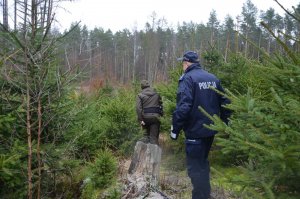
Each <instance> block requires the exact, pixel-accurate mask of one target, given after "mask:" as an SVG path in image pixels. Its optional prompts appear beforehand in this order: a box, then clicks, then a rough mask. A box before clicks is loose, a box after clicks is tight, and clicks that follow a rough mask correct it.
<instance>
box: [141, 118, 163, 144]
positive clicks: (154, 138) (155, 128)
mask: <svg viewBox="0 0 300 199" xmlns="http://www.w3.org/2000/svg"><path fill="white" fill-rule="evenodd" d="M144 122H145V125H144V126H143V128H144V129H145V132H144V136H146V137H149V141H150V143H151V144H157V145H158V137H159V128H160V122H159V120H158V119H157V118H156V117H153V118H144Z"/></svg>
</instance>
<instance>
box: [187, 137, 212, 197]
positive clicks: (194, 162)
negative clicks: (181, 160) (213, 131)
mask: <svg viewBox="0 0 300 199" xmlns="http://www.w3.org/2000/svg"><path fill="white" fill-rule="evenodd" d="M213 140H214V136H212V137H206V138H201V139H197V140H188V139H187V140H186V143H185V144H186V157H187V171H188V175H189V177H190V179H191V182H192V184H193V191H192V199H208V198H209V197H210V179H209V172H210V169H209V162H208V153H209V150H210V148H211V145H212V143H213Z"/></svg>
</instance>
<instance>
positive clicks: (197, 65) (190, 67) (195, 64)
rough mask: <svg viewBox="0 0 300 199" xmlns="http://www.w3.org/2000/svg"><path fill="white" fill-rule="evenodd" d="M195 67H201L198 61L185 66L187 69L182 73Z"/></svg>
mask: <svg viewBox="0 0 300 199" xmlns="http://www.w3.org/2000/svg"><path fill="white" fill-rule="evenodd" d="M196 68H198V69H199V68H201V65H200V63H194V64H192V65H190V66H189V67H187V69H186V70H185V71H184V73H188V72H189V71H191V70H194V69H196Z"/></svg>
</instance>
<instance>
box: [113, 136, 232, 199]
mask: <svg viewBox="0 0 300 199" xmlns="http://www.w3.org/2000/svg"><path fill="white" fill-rule="evenodd" d="M160 143H165V142H164V140H160ZM160 147H161V148H162V151H163V152H162V158H161V165H160V179H159V185H158V188H149V190H148V194H146V195H145V194H144V195H143V196H137V197H132V196H133V195H134V194H132V192H134V191H133V187H132V185H131V186H129V181H128V169H129V166H130V163H131V159H127V160H123V161H122V162H121V163H120V168H121V169H120V172H119V173H120V175H119V181H122V184H123V187H124V186H125V190H123V193H122V199H131V198H136V199H140V198H141V199H142V198H145V199H150V198H151V199H159V198H162V199H190V198H192V197H191V193H192V184H191V181H190V178H189V177H188V176H187V172H186V169H185V165H183V164H184V161H182V160H183V158H184V157H175V155H172V154H170V153H168V150H167V149H166V147H167V146H166V145H165V144H160ZM180 160H181V161H180ZM175 164H176V166H175V167H178V168H180V169H178V168H175V169H174V166H173V168H172V166H171V165H175ZM170 168H172V169H170ZM136 182H137V181H136ZM135 186H136V187H137V186H140V185H135ZM136 189H137V188H135V190H136ZM130 192H131V194H132V195H131V196H130V194H129V193H130ZM126 194H127V195H126ZM137 195H138V194H137ZM211 199H238V198H236V197H234V196H233V194H231V193H230V192H229V191H225V190H224V189H223V188H222V187H217V186H214V185H212V193H211Z"/></svg>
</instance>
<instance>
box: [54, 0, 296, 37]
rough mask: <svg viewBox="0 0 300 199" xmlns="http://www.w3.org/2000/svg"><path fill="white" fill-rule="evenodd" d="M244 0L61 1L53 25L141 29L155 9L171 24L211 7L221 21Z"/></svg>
mask: <svg viewBox="0 0 300 199" xmlns="http://www.w3.org/2000/svg"><path fill="white" fill-rule="evenodd" d="M245 2H246V0H180V1H179V0H75V2H63V3H60V6H61V7H62V8H64V9H62V8H58V10H56V12H57V15H56V19H57V21H58V22H59V23H57V24H56V26H57V27H58V28H59V29H61V30H65V29H68V28H69V27H70V24H71V23H72V22H75V21H81V25H87V26H88V28H89V29H93V28H95V27H102V28H104V29H105V30H107V29H111V30H112V31H113V32H116V31H118V30H123V29H124V28H127V29H129V30H133V28H134V27H137V28H138V29H143V28H144V27H145V23H146V22H150V21H151V18H150V16H151V14H152V13H153V12H155V13H156V14H157V18H165V19H166V20H167V22H168V26H174V27H176V25H177V24H178V23H180V24H182V22H183V21H185V22H190V21H193V22H194V23H206V22H207V20H208V18H209V14H210V12H211V11H212V9H214V10H216V12H217V17H218V19H219V20H220V21H221V22H223V19H224V17H225V16H226V15H227V14H229V15H231V16H232V17H233V18H234V19H235V17H236V16H237V15H239V14H240V13H241V10H242V6H243V4H244V3H245ZM279 2H281V4H282V5H283V6H284V7H286V8H288V9H290V10H291V9H292V6H296V5H298V4H299V2H300V0H279ZM252 3H253V4H254V5H255V6H256V7H257V8H258V10H264V11H266V10H267V9H268V8H270V7H273V8H274V9H275V10H276V12H277V13H279V14H281V15H283V11H282V9H281V8H280V7H279V6H278V5H277V4H276V3H275V2H274V0H252Z"/></svg>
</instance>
